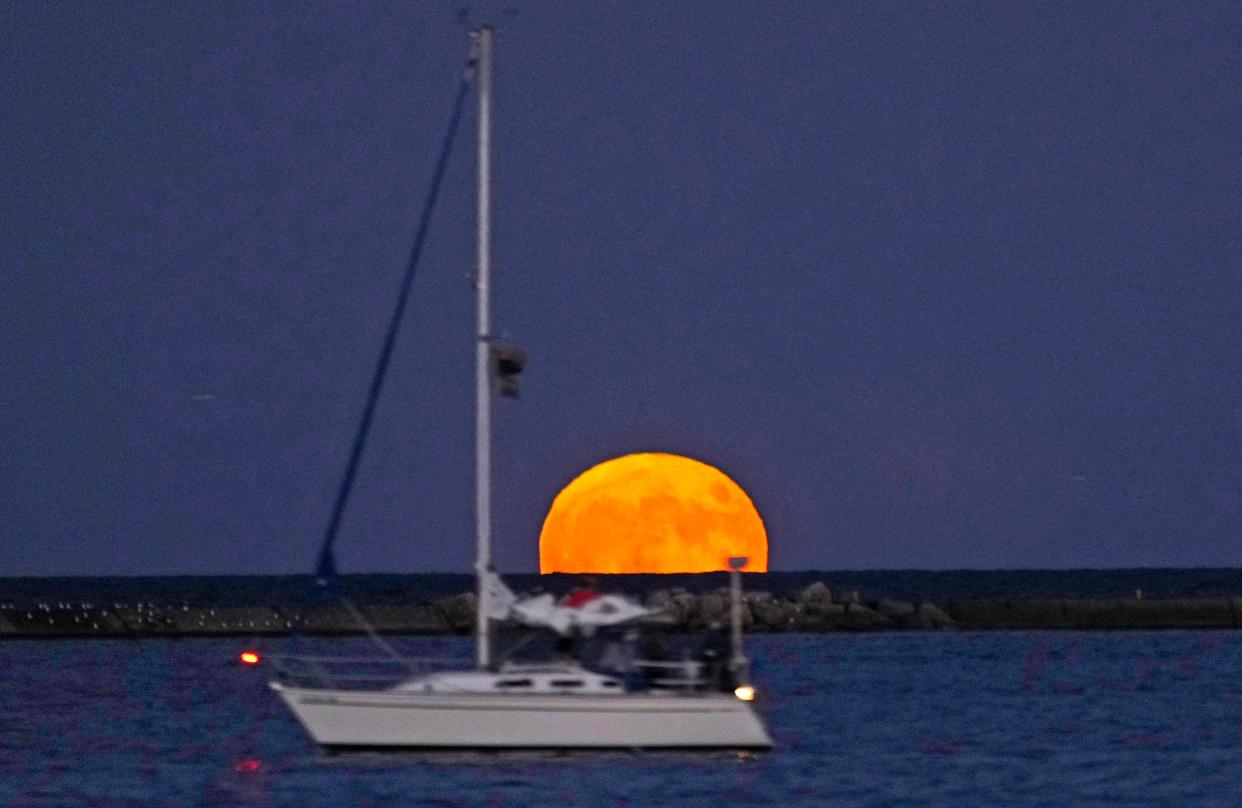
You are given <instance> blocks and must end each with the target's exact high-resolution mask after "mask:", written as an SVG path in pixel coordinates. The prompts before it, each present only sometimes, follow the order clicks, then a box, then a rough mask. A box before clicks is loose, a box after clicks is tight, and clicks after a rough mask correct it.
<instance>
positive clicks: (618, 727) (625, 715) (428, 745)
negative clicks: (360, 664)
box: [272, 683, 772, 750]
mask: <svg viewBox="0 0 1242 808" xmlns="http://www.w3.org/2000/svg"><path fill="white" fill-rule="evenodd" d="M272 689H274V690H275V691H276V692H277V693H279V694H280V697H281V698H282V699H284V701H285V703H286V704H287V705H288V706H289V709H290V710H292V711H293V714H294V715H295V716H296V717H297V719H298V721H299V722H301V724H302V726H303V727H305V728H306V731H307V732H308V733H309V734H310V736H311V738H313V739H314V740H315V742H316V743H319V744H321V745H323V746H325V747H328V748H331V749H334V750H348V749H358V748H363V749H367V748H375V749H378V748H420V749H437V748H441V749H464V748H475V749H609V748H614V749H615V748H703V749H708V748H716V749H722V748H726V749H766V748H769V747H771V746H772V739H771V738H770V737H769V736H768V733H767V730H766V729H765V728H764V726H763V723H762V722H761V721H760V720H759V717H758V716H757V715H756V714H755V711H754V709H753V707H752V705H751V704H749V703H747V702H743V701H740V700H738V699H737V698H735V697H734V696H733V695H731V694H723V693H702V694H672V693H658V694H652V693H624V694H615V695H612V694H610V695H587V694H581V695H578V694H572V695H559V694H549V695H537V694H490V693H479V694H472V693H465V694H447V693H413V692H402V691H372V690H366V691H357V690H328V689H310V688H296V687H290V686H287V685H283V684H279V683H272Z"/></svg>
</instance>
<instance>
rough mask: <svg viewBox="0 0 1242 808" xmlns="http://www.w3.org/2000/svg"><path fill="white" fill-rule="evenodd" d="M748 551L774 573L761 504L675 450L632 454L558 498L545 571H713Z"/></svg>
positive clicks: (543, 556) (545, 538)
mask: <svg viewBox="0 0 1242 808" xmlns="http://www.w3.org/2000/svg"><path fill="white" fill-rule="evenodd" d="M730 556H746V557H747V558H749V559H750V561H749V562H748V563H747V564H746V567H745V569H746V570H748V571H750V572H766V571H767V569H768V537H767V533H766V532H765V531H764V529H763V520H762V519H760V518H759V513H758V511H756V510H755V506H754V503H752V502H751V501H750V497H748V496H746V492H745V491H743V490H742V489H741V487H740V486H738V484H737V483H735V482H733V480H731V479H729V477H728V476H727V475H725V473H724V472H722V471H720V470H719V469H716V468H713V467H712V466H709V465H707V464H706V463H700V462H699V461H697V460H691V459H690V458H688V457H682V456H680V455H671V454H631V455H625V456H624V457H618V458H616V459H613V460H608V461H605V462H603V463H600V464H599V465H597V466H594V467H592V468H590V469H588V470H587V471H585V472H583V473H582V474H581V475H579V476H578V477H577V478H576V479H574V481H573V482H571V483H570V484H569V485H567V486H565V488H564V489H563V490H562V491H561V493H559V494H557V495H556V499H554V500H553V501H552V508H551V509H550V510H549V511H548V516H547V518H546V519H544V522H543V530H542V531H541V532H540V534H539V571H540V572H544V573H548V572H598V573H615V572H712V571H714V570H726V569H728V568H729V563H728V560H729V557H730Z"/></svg>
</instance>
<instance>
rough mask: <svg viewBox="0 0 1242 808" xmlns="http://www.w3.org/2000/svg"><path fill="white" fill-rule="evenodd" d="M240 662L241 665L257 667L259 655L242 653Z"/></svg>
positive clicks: (248, 652)
mask: <svg viewBox="0 0 1242 808" xmlns="http://www.w3.org/2000/svg"><path fill="white" fill-rule="evenodd" d="M241 661H242V664H243V665H258V664H259V655H258V654H257V653H255V652H254V651H242V652H241Z"/></svg>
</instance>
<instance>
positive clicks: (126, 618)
mask: <svg viewBox="0 0 1242 808" xmlns="http://www.w3.org/2000/svg"><path fill="white" fill-rule="evenodd" d="M474 597H475V596H474V594H473V593H470V592H463V593H461V594H458V595H454V596H451V597H447V598H441V599H438V600H434V601H430V602H423V603H419V602H410V603H394V602H384V603H372V604H367V603H360V604H358V605H357V607H356V608H357V609H358V611H359V612H361V613H362V614H363V615H364V616H365V618H366V620H367V621H368V622H369V623H370V624H371V625H372V626H374V627H375V628H376V629H377V630H378V631H381V632H384V633H390V634H461V633H467V632H469V631H470V630H471V629H472V628H473V625H474V604H475V600H474ZM643 600H644V603H645V605H646V606H647V607H648V608H649V609H652V610H653V612H654V615H653V616H652V617H651V618H650V620H651V622H653V623H656V624H659V625H662V626H664V627H666V628H667V629H669V630H674V631H677V630H684V631H694V630H699V629H703V628H707V627H712V626H718V625H719V626H723V625H727V623H728V620H729V595H728V590H727V589H724V588H720V589H710V590H706V591H700V592H690V591H687V590H686V589H684V588H678V587H674V588H667V589H663V588H662V589H656V590H655V591H652V592H650V593H648V594H647V595H646V596H645V597H644V598H643ZM742 621H743V624H744V625H745V626H746V627H747V629H748V630H749V631H758V632H773V631H804V632H822V631H881V630H946V629H959V630H962V629H965V630H988V629H1172V628H1219V629H1225V628H1242V597H1202V598H1169V599H1143V598H1142V596H1141V593H1136V596H1135V597H1134V598H1132V599H1120V598H1114V599H1042V600H1037V599H1015V600H1004V599H988V600H957V601H947V602H944V603H930V602H912V601H906V600H898V599H893V598H887V597H881V598H864V597H861V596H860V595H859V593H858V592H856V591H838V590H836V589H834V588H832V587H831V586H830V585H829V584H828V583H825V582H822V581H816V582H814V583H811V584H810V585H808V586H806V587H804V588H802V589H801V590H799V591H797V592H793V593H786V594H781V595H775V594H772V593H770V592H765V591H747V592H746V593H745V600H744V603H743V605H742ZM361 630H362V629H361V627H360V625H359V623H358V620H357V619H356V618H355V617H354V615H353V614H352V613H351V612H350V611H349V610H348V609H347V608H345V607H344V606H343V605H341V604H338V603H321V604H315V605H309V606H308V605H289V604H287V603H278V604H254V605H229V606H204V605H201V604H195V603H190V602H175V603H159V602H154V601H142V602H111V603H93V602H86V601H67V600H61V601H38V602H5V601H3V600H0V639H5V638H8V639H17V638H40V637H45V638H55V637H102V638H107V637H113V638H140V637H170V636H230V635H231V636H262V635H280V634H288V633H292V632H302V633H306V634H357V633H360V632H361Z"/></svg>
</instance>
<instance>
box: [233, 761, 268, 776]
mask: <svg viewBox="0 0 1242 808" xmlns="http://www.w3.org/2000/svg"><path fill="white" fill-rule="evenodd" d="M260 765H261V764H260V763H259V761H257V760H255V759H254V758H242V759H241V760H239V761H237V764H236V765H234V766H233V771H235V772H237V773H238V774H251V773H253V772H257V771H258V770H259V768H260Z"/></svg>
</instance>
